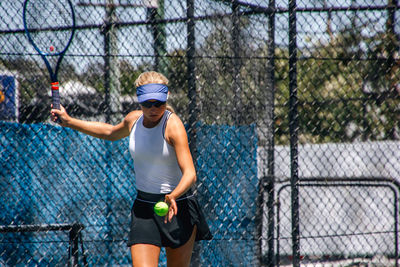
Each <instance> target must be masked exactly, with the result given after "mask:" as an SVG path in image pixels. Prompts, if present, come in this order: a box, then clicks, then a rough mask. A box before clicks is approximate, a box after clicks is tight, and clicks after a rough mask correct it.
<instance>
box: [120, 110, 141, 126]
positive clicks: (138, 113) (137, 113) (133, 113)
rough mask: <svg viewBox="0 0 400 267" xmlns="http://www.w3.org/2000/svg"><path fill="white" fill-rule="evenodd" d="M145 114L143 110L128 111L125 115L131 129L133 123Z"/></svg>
mask: <svg viewBox="0 0 400 267" xmlns="http://www.w3.org/2000/svg"><path fill="white" fill-rule="evenodd" d="M142 114H143V112H142V111H141V110H134V111H131V112H129V113H128V115H126V116H125V119H124V121H125V123H126V124H128V126H129V129H131V128H132V126H133V124H134V123H135V122H136V121H137V120H138V119H139V117H140V116H141V115H142Z"/></svg>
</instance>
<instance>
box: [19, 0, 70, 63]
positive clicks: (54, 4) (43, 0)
mask: <svg viewBox="0 0 400 267" xmlns="http://www.w3.org/2000/svg"><path fill="white" fill-rule="evenodd" d="M23 23H24V29H25V33H26V35H27V36H28V39H29V42H30V43H31V44H32V45H33V47H34V48H35V50H36V51H37V52H38V53H39V54H41V55H44V56H48V55H50V56H57V55H63V54H65V52H66V51H67V49H68V47H69V45H70V44H71V41H72V38H73V36H74V33H75V12H74V8H73V5H72V3H71V1H70V0H50V1H49V0H26V1H25V2H24V7H23Z"/></svg>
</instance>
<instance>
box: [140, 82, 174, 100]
mask: <svg viewBox="0 0 400 267" xmlns="http://www.w3.org/2000/svg"><path fill="white" fill-rule="evenodd" d="M136 94H137V97H138V102H139V103H142V102H144V101H147V100H158V101H162V102H165V101H167V99H168V86H166V85H165V84H161V83H148V84H144V85H141V86H139V87H137V88H136Z"/></svg>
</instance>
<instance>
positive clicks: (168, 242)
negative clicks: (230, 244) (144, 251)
mask: <svg viewBox="0 0 400 267" xmlns="http://www.w3.org/2000/svg"><path fill="white" fill-rule="evenodd" d="M164 199H165V194H151V193H146V192H142V191H138V194H137V197H136V199H135V202H134V203H133V206H132V210H131V225H130V232H129V238H128V242H127V245H128V247H130V246H132V245H135V244H152V245H156V246H159V247H171V248H178V247H180V246H182V245H184V244H185V243H186V242H187V241H188V240H189V238H190V236H191V235H192V233H193V228H194V226H195V225H196V226H197V234H196V241H198V240H210V239H212V234H211V232H210V229H209V227H208V224H207V222H206V220H205V217H204V214H203V212H202V211H201V209H200V206H199V204H198V202H197V199H196V198H195V197H194V195H193V194H192V193H191V192H188V193H186V194H185V195H183V196H181V197H180V198H179V199H177V200H176V204H177V206H178V214H177V215H176V216H174V217H173V218H172V220H171V222H167V223H165V222H164V220H165V217H160V216H158V215H156V214H155V213H154V210H153V208H154V205H155V204H156V203H157V202H158V201H164Z"/></svg>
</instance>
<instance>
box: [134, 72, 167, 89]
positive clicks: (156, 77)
mask: <svg viewBox="0 0 400 267" xmlns="http://www.w3.org/2000/svg"><path fill="white" fill-rule="evenodd" d="M168 82H169V81H168V79H167V78H166V77H165V76H164V75H162V74H161V73H159V72H156V71H146V72H143V73H142V74H140V75H139V77H138V78H137V79H136V81H135V86H136V87H139V86H141V85H144V84H148V83H161V84H165V85H168Z"/></svg>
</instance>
